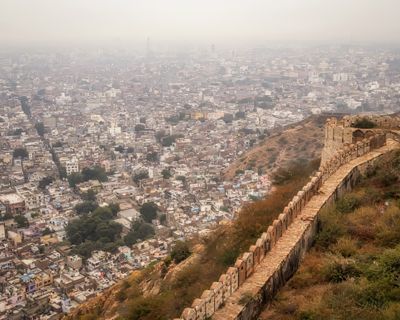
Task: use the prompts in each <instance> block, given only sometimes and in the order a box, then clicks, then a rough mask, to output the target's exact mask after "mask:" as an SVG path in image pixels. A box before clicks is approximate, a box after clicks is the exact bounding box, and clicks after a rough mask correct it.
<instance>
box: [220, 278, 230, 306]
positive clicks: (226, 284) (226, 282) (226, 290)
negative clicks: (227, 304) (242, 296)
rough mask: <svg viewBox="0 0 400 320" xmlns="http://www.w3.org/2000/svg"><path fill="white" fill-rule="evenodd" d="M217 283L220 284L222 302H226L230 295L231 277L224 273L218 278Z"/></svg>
mask: <svg viewBox="0 0 400 320" xmlns="http://www.w3.org/2000/svg"><path fill="white" fill-rule="evenodd" d="M219 282H221V283H222V301H226V299H228V298H229V297H230V296H231V294H232V286H231V276H230V275H229V274H227V273H225V274H223V275H221V276H220V277H219Z"/></svg>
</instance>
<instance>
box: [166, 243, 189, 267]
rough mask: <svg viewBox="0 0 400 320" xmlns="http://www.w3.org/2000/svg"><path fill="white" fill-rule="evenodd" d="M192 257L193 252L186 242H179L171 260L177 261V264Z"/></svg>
mask: <svg viewBox="0 0 400 320" xmlns="http://www.w3.org/2000/svg"><path fill="white" fill-rule="evenodd" d="M190 255H191V252H190V249H189V246H188V244H187V243H186V242H183V241H177V242H176V243H175V246H174V248H173V249H172V251H171V258H172V259H173V260H174V261H175V263H179V262H182V261H183V260H185V259H186V258H187V257H189V256H190Z"/></svg>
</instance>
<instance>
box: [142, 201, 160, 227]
mask: <svg viewBox="0 0 400 320" xmlns="http://www.w3.org/2000/svg"><path fill="white" fill-rule="evenodd" d="M157 212H158V206H157V205H156V204H155V203H154V202H146V203H144V204H143V205H142V207H141V208H140V214H141V216H142V219H143V220H144V221H145V222H147V223H151V221H152V220H154V219H156V218H157Z"/></svg>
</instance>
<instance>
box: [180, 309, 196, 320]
mask: <svg viewBox="0 0 400 320" xmlns="http://www.w3.org/2000/svg"><path fill="white" fill-rule="evenodd" d="M181 318H182V319H183V320H198V318H197V315H196V310H195V309H193V308H185V310H183V312H182V316H181Z"/></svg>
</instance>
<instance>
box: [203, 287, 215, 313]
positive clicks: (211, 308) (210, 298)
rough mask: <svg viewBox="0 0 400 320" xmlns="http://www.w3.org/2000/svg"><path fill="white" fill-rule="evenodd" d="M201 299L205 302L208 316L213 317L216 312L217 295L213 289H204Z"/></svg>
mask: <svg viewBox="0 0 400 320" xmlns="http://www.w3.org/2000/svg"><path fill="white" fill-rule="evenodd" d="M200 299H202V300H203V301H204V302H205V306H206V317H207V318H208V317H211V316H212V315H213V314H214V312H215V297H214V292H213V291H212V290H204V291H203V294H202V295H201V297H200Z"/></svg>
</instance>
